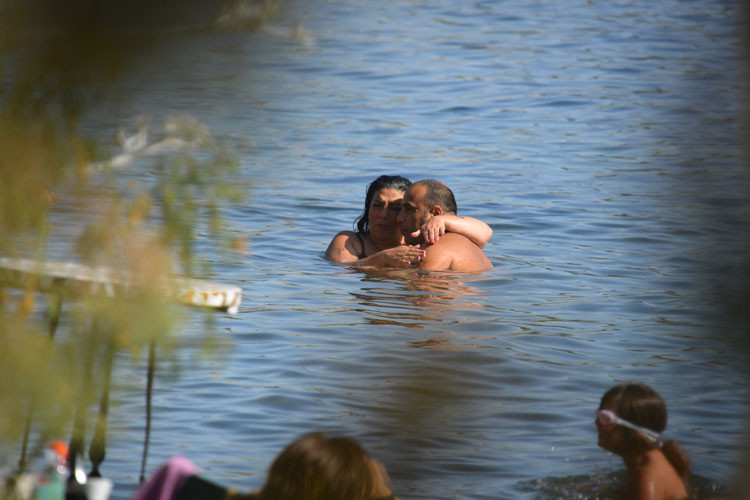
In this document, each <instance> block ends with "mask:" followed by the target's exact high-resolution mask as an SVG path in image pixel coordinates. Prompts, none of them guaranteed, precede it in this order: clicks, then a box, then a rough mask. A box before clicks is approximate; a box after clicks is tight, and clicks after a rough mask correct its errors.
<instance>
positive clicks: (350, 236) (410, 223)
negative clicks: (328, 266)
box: [326, 175, 492, 271]
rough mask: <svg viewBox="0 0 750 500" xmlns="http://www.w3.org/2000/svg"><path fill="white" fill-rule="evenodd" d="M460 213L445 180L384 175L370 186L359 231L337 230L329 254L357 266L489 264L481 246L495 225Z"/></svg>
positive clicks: (476, 267)
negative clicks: (459, 214)
mask: <svg viewBox="0 0 750 500" xmlns="http://www.w3.org/2000/svg"><path fill="white" fill-rule="evenodd" d="M457 212H458V207H457V206H456V199H455V197H454V195H453V192H452V191H451V190H450V189H449V188H448V187H447V186H446V185H445V184H443V183H441V182H438V181H436V180H433V179H426V180H421V181H417V182H414V183H412V182H411V181H409V180H408V179H406V178H404V177H401V176H397V175H395V176H391V175H381V176H380V177H378V178H377V179H375V180H374V181H373V182H372V183H371V184H370V185H369V186H368V187H367V195H366V197H365V208H364V212H363V213H362V215H361V216H360V217H359V218H358V219H357V220H356V221H355V223H356V226H357V231H356V232H355V231H342V232H340V233H338V234H337V235H336V236H335V237H334V238H333V240H332V241H331V243H330V245H328V249H327V250H326V256H328V258H329V259H330V260H332V261H334V262H341V263H345V264H348V265H358V266H380V267H417V268H419V269H423V270H428V271H484V270H487V269H491V268H492V263H490V261H489V259H488V258H487V256H486V255H485V254H484V253H483V252H482V250H481V248H482V247H483V246H484V245H485V244H486V243H487V241H489V239H490V237H491V236H492V229H491V228H490V227H489V226H488V225H487V224H485V223H484V222H482V221H480V220H478V219H474V218H472V217H460V216H458V215H457Z"/></svg>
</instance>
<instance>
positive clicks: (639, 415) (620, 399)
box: [599, 383, 690, 482]
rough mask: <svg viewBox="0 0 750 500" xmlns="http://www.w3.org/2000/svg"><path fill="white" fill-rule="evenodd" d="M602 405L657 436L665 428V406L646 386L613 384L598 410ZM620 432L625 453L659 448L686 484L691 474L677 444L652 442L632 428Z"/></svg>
mask: <svg viewBox="0 0 750 500" xmlns="http://www.w3.org/2000/svg"><path fill="white" fill-rule="evenodd" d="M605 406H607V407H609V408H612V409H613V411H614V412H615V414H616V415H617V416H619V417H620V418H623V419H625V420H627V421H629V422H631V423H633V424H636V425H639V426H641V427H646V428H647V429H651V430H653V431H656V432H658V433H661V432H663V431H664V429H665V428H666V427H667V405H666V403H664V400H663V399H662V397H661V396H660V395H659V393H658V392H656V391H655V390H653V389H652V388H651V387H649V386H647V385H646V384H642V383H630V384H620V385H616V386H615V387H613V388H611V389H610V390H608V391H607V392H605V393H604V396H602V399H601V403H600V404H599V408H603V407H605ZM622 431H623V432H624V433H625V435H626V436H627V438H628V439H627V442H628V447H629V450H627V451H631V452H645V451H648V450H650V449H653V448H655V447H657V446H661V451H662V453H664V456H665V457H666V458H667V460H669V463H670V464H672V467H674V469H675V470H676V471H677V474H679V475H680V477H682V479H683V480H684V481H686V482H687V477H688V475H689V474H690V460H689V459H688V457H687V455H686V454H685V452H684V451H682V448H680V447H679V446H678V445H677V443H675V442H674V441H666V442H665V443H654V442H652V441H649V440H647V439H646V438H645V437H644V436H642V435H641V434H640V433H639V432H638V431H635V430H633V429H628V428H626V427H622Z"/></svg>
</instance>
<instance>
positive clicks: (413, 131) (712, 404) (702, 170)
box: [88, 0, 750, 500]
mask: <svg viewBox="0 0 750 500" xmlns="http://www.w3.org/2000/svg"><path fill="white" fill-rule="evenodd" d="M739 4H740V3H739V2H729V1H720V0H706V1H678V0H663V1H658V2H651V1H645V0H630V1H617V2H598V1H594V0H589V1H578V0H570V1H565V2H538V1H533V0H522V1H516V2H503V1H487V2H449V1H433V2H427V1H417V0H393V1H378V2H367V1H356V0H340V1H339V0H332V1H327V2H324V1H316V2H294V3H291V4H289V5H286V6H285V7H284V9H282V10H281V12H280V13H279V14H278V15H277V16H276V17H274V18H272V19H270V20H269V21H268V23H267V24H266V26H265V27H264V28H263V29H260V30H250V29H239V30H234V29H216V30H207V31H206V30H197V31H188V32H180V33H176V34H171V35H168V36H166V37H165V38H164V39H162V40H161V42H160V45H159V48H158V49H157V50H155V51H154V52H153V53H148V54H144V55H143V58H142V60H141V61H140V62H139V63H138V64H137V65H136V66H135V67H134V68H133V69H132V72H131V73H129V74H128V75H127V76H126V77H125V78H124V79H123V80H122V81H121V82H120V83H119V85H118V88H117V91H118V92H121V96H122V100H121V101H119V102H120V105H119V106H118V107H111V108H110V107H106V106H105V107H102V108H100V109H99V110H98V111H97V113H96V114H95V115H94V114H92V116H91V118H90V123H89V125H88V126H90V127H91V128H92V129H93V128H94V127H96V129H97V130H100V131H101V136H102V138H105V137H107V136H109V135H111V133H112V131H114V130H115V128H116V127H118V126H121V125H123V124H126V123H128V122H129V120H130V119H131V118H132V117H133V116H134V115H137V114H145V115H148V116H150V117H151V119H152V123H158V122H159V120H160V119H161V118H163V117H164V116H167V115H169V114H172V113H188V114H190V115H192V116H194V117H196V118H198V119H200V120H202V121H203V122H205V123H206V124H207V125H208V126H209V128H210V129H211V131H212V133H213V134H214V135H215V136H216V137H217V138H219V139H220V140H222V141H225V142H227V143H229V144H230V145H232V147H233V148H234V149H235V150H236V151H237V153H238V155H239V158H240V163H241V175H240V176H239V177H238V178H237V179H236V182H237V184H238V185H240V186H246V187H247V190H248V194H249V197H248V200H247V201H246V202H245V203H244V204H242V205H241V206H227V207H225V215H226V216H227V218H228V219H229V220H230V222H231V223H232V224H233V225H234V227H235V228H236V230H237V231H238V233H237V234H239V235H241V236H246V237H248V238H249V241H250V251H249V252H248V253H247V254H246V255H242V256H232V257H225V258H224V257H223V258H220V259H218V260H216V261H215V262H213V273H212V274H209V275H206V276H203V277H204V278H207V279H212V280H214V281H220V282H224V283H228V284H236V285H241V286H242V287H243V289H244V292H245V293H244V297H243V303H242V306H241V308H240V311H239V313H238V314H236V315H233V316H231V315H219V317H217V318H215V319H216V328H217V330H218V331H220V332H221V333H222V334H225V338H223V339H222V340H221V342H222V343H225V344H226V347H227V350H226V351H225V352H224V354H223V355H221V356H218V357H214V358H208V359H200V360H199V361H195V359H196V357H197V355H198V347H197V346H198V345H199V343H200V342H199V338H200V335H201V333H202V331H203V321H202V316H201V315H200V314H198V313H195V317H194V318H192V319H191V320H190V322H189V325H188V328H187V330H186V331H184V332H183V335H184V339H185V342H186V348H185V349H183V350H182V351H180V352H179V354H178V356H179V359H176V360H163V361H164V363H163V364H162V365H161V366H162V370H161V371H160V372H159V374H158V376H157V380H156V388H155V394H154V405H155V407H154V420H153V428H152V437H151V447H150V454H149V459H148V471H149V472H153V471H154V470H155V469H156V468H157V467H158V466H159V464H160V463H162V462H163V461H164V460H165V459H166V458H167V457H169V456H170V455H172V454H176V453H179V454H182V455H186V456H188V457H189V458H190V459H192V460H193V461H194V462H195V463H196V464H197V465H198V466H199V467H200V468H201V469H202V471H203V472H204V474H205V475H206V476H207V477H209V478H211V479H213V480H215V481H218V482H221V483H224V484H227V485H232V486H235V487H237V488H240V489H252V488H257V487H260V486H261V485H262V484H263V480H264V477H265V472H266V470H267V467H268V465H269V463H270V461H271V460H272V459H273V457H274V456H275V455H276V453H277V452H278V451H279V450H280V449H281V448H282V447H283V446H284V445H285V444H287V443H288V442H289V441H291V440H292V439H293V438H295V437H296V436H298V435H299V434H301V433H303V432H307V431H311V430H318V429H320V430H326V431H329V432H331V433H340V434H345V435H349V436H352V437H355V438H357V439H358V440H359V441H360V442H361V443H362V444H363V445H364V446H365V447H366V448H367V449H368V450H369V451H370V452H371V453H372V454H373V455H374V456H375V457H377V458H379V459H380V460H382V461H383V462H385V464H386V465H387V468H388V470H389V471H390V473H391V476H392V480H393V483H394V488H395V491H396V493H397V494H398V495H399V496H400V497H401V498H403V499H405V500H408V499H453V498H460V499H485V498H493V499H495V498H507V499H513V498H558V497H561V498H584V497H583V496H581V493H578V492H576V490H575V488H573V487H572V486H569V484H570V483H579V484H582V485H583V486H584V487H585V488H588V489H594V490H596V489H597V488H599V489H602V488H603V489H604V490H606V489H607V488H608V487H611V486H612V484H614V482H615V479H613V478H612V475H611V473H613V472H614V471H619V470H621V469H622V464H621V461H620V459H619V458H617V457H614V456H612V455H610V454H608V453H607V452H605V451H603V450H601V449H599V448H597V446H596V431H595V429H594V425H593V411H594V410H595V409H596V407H597V405H598V401H599V398H600V396H601V394H602V393H603V392H604V391H605V390H606V389H608V388H609V387H610V386H612V385H614V384H615V383H618V382H622V381H628V380H642V381H645V382H647V383H648V384H650V385H652V386H653V387H654V388H656V389H657V390H658V391H659V392H660V393H661V394H662V395H663V396H664V398H665V400H666V401H667V404H668V406H669V411H670V423H669V426H668V428H667V430H668V436H669V437H671V438H674V439H675V440H676V441H677V442H678V443H680V444H681V445H682V446H683V447H684V449H685V450H686V451H687V453H688V454H689V456H690V458H691V460H692V464H693V472H694V473H695V474H697V475H698V476H699V478H698V481H699V483H700V487H701V488H702V489H703V492H704V493H706V494H708V493H709V492H710V490H711V488H713V487H716V488H717V491H719V492H721V491H726V489H727V488H730V487H731V485H732V484H733V482H734V480H735V476H736V475H737V473H738V472H739V470H740V465H739V464H740V458H741V452H742V442H743V440H746V439H747V427H746V423H747V416H748V380H749V379H748V361H749V360H748V349H747V340H746V333H747V322H746V317H743V316H741V315H737V316H733V314H734V313H735V312H737V311H740V312H742V307H743V302H742V301H743V299H742V297H743V295H742V288H741V287H742V286H744V282H743V281H742V278H743V277H744V276H746V275H747V274H746V273H747V261H746V255H747V252H746V251H747V248H748V246H747V237H748V234H750V231H748V229H749V228H748V220H749V219H748V214H749V211H748V203H747V199H748V198H747V178H746V175H747V170H746V169H745V165H746V156H745V153H746V151H745V149H744V143H745V135H744V133H745V129H743V126H744V125H743V121H742V118H743V117H742V115H741V113H742V111H743V109H746V106H747V104H746V102H745V101H744V99H745V97H746V83H747V82H746V81H744V80H743V76H742V75H743V72H744V71H745V70H746V69H747V68H746V67H744V66H743V60H742V58H741V53H740V50H739V49H740V47H741V43H742V39H741V33H742V31H741V30H742V28H743V27H742V25H741V21H742V19H743V17H742V15H743V14H742V12H741V9H740V5H739ZM744 74H745V75H746V73H744ZM141 167H143V166H141ZM133 168H134V169H135V172H139V171H138V168H139V167H138V166H135V167H133ZM141 172H148V168H147V167H145V170H141ZM383 173H388V174H400V175H404V176H407V177H409V178H410V179H419V178H425V177H431V178H437V179H440V180H442V181H443V182H445V183H446V184H448V185H449V186H450V187H451V188H452V189H453V190H454V192H455V193H456V197H457V200H458V206H459V212H460V213H461V214H465V215H471V216H473V217H477V218H479V219H482V220H484V221H486V222H487V223H488V224H490V225H491V226H492V228H493V229H494V235H493V237H492V240H491V241H490V242H489V244H488V245H487V246H486V248H485V252H486V254H487V255H488V256H489V257H490V259H491V260H492V262H493V264H494V269H493V270H492V271H489V272H486V273H482V274H480V275H472V276H467V275H454V274H449V273H432V274H420V273H417V272H414V271H391V272H385V271H380V272H378V271H365V270H350V269H346V268H343V267H340V266H337V265H332V264H331V263H329V262H328V261H327V260H326V259H325V257H324V251H325V248H326V246H327V244H328V242H329V241H330V239H331V237H332V236H333V235H334V234H335V233H336V232H337V231H339V230H343V229H350V228H351V227H352V222H353V220H354V219H355V217H357V216H358V215H359V213H360V211H361V209H362V205H363V199H364V193H365V186H366V185H367V183H368V182H370V181H371V180H372V179H373V178H375V177H376V176H378V175H380V174H383ZM133 175H137V174H133ZM138 175H143V174H138ZM744 302H745V303H746V299H744ZM191 314H192V313H191ZM170 361H179V362H180V363H181V364H182V365H183V370H182V372H181V373H180V374H179V376H178V377H172V376H170V374H169V372H168V370H167V368H168V367H169V366H171V364H172V363H170ZM144 372H145V368H143V366H141V365H137V366H133V364H132V363H130V362H129V360H128V359H124V358H123V359H120V360H118V374H117V377H118V379H119V380H120V381H121V382H123V383H125V382H127V383H133V384H135V385H137V386H139V385H142V382H143V381H142V378H143V373H144ZM114 397H116V398H117V399H118V403H117V406H116V407H115V408H114V409H113V412H112V417H111V428H110V433H111V441H110V443H109V448H108V457H107V460H106V461H105V463H104V466H103V469H102V470H103V472H104V474H106V475H108V476H109V477H111V478H113V479H114V480H115V482H116V490H115V493H114V497H115V498H117V499H125V498H127V497H128V496H129V495H130V494H131V493H132V492H133V491H134V488H135V486H136V482H137V479H138V474H139V471H140V454H141V449H142V448H141V446H142V429H143V415H144V398H143V394H142V393H140V392H137V391H132V390H126V391H121V392H120V393H118V394H115V395H114ZM602 495H603V496H602V498H604V497H606V494H602ZM591 498H594V497H593V496H592V497H591Z"/></svg>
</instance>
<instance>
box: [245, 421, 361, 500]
mask: <svg viewBox="0 0 750 500" xmlns="http://www.w3.org/2000/svg"><path fill="white" fill-rule="evenodd" d="M373 483H374V479H373V477H372V472H371V469H370V464H369V456H368V455H367V453H366V452H365V451H364V449H363V448H362V447H361V446H360V445H359V444H358V443H357V442H356V441H354V440H353V439H350V438H346V437H331V438H329V437H327V436H326V435H325V434H324V433H322V432H312V433H309V434H305V435H303V436H301V437H299V438H298V439H296V440H295V441H293V442H292V443H291V444H289V445H288V446H287V447H286V448H284V450H282V452H281V453H279V455H278V456H277V457H276V459H275V460H274V462H273V464H272V465H271V470H270V471H269V472H268V479H267V480H266V484H265V486H263V489H262V490H261V492H260V494H259V495H257V498H258V499H260V500H338V499H341V500H367V499H368V498H369V496H370V492H371V491H372V488H373Z"/></svg>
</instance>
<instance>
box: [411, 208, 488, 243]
mask: <svg viewBox="0 0 750 500" xmlns="http://www.w3.org/2000/svg"><path fill="white" fill-rule="evenodd" d="M420 231H421V232H422V234H424V237H425V242H427V243H435V242H436V241H438V240H439V239H440V237H441V236H442V235H444V234H445V233H458V234H460V235H463V236H466V237H467V238H469V239H470V240H471V241H472V243H474V244H475V245H476V246H478V247H479V248H482V247H484V245H486V244H487V242H488V241H490V238H491V237H492V228H491V227H490V226H488V225H487V224H485V223H484V222H482V221H481V220H479V219H475V218H474V217H463V216H458V215H435V216H434V217H431V218H430V220H428V221H427V222H425V223H424V224H423V225H422V227H421V228H420Z"/></svg>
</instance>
